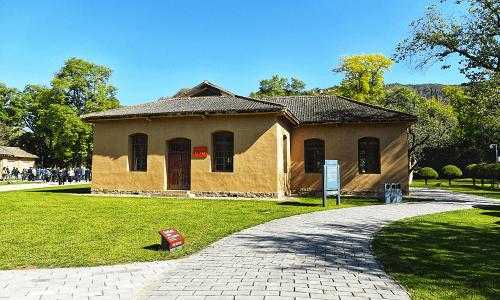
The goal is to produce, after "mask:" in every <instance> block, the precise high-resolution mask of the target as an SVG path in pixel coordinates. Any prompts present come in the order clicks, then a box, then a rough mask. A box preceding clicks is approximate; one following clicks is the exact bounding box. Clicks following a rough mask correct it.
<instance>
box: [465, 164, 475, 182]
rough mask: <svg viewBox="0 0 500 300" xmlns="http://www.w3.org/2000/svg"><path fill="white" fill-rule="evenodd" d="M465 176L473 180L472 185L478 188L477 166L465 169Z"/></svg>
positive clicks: (471, 165)
mask: <svg viewBox="0 0 500 300" xmlns="http://www.w3.org/2000/svg"><path fill="white" fill-rule="evenodd" d="M465 175H466V176H469V177H470V178H472V185H473V186H476V177H477V164H470V165H468V166H467V167H465Z"/></svg>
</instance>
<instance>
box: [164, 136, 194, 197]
mask: <svg viewBox="0 0 500 300" xmlns="http://www.w3.org/2000/svg"><path fill="white" fill-rule="evenodd" d="M167 175H168V177H167V188H168V189H169V190H189V189H190V188H191V141H190V140H188V139H181V138H180V139H175V140H172V141H169V142H168V172H167Z"/></svg>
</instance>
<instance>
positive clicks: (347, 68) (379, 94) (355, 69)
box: [333, 54, 393, 104]
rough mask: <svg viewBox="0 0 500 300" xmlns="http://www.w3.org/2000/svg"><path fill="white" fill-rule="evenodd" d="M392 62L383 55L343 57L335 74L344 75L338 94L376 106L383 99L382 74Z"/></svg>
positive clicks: (334, 70) (388, 68) (389, 67)
mask: <svg viewBox="0 0 500 300" xmlns="http://www.w3.org/2000/svg"><path fill="white" fill-rule="evenodd" d="M392 64H393V62H392V60H391V59H389V58H388V57H386V56H384V55H383V54H362V55H353V56H343V57H342V58H341V59H340V64H339V66H338V67H337V68H335V69H333V72H335V73H345V77H344V79H343V80H342V82H341V83H340V87H339V88H338V92H339V93H340V94H341V95H343V96H346V97H349V98H353V99H356V100H359V101H363V102H368V103H372V104H378V103H379V102H380V101H381V100H383V99H384V98H385V87H384V73H385V71H388V70H390V69H391V67H392Z"/></svg>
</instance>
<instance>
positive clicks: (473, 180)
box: [472, 177, 476, 186]
mask: <svg viewBox="0 0 500 300" xmlns="http://www.w3.org/2000/svg"><path fill="white" fill-rule="evenodd" d="M472 185H473V186H476V178H474V177H472Z"/></svg>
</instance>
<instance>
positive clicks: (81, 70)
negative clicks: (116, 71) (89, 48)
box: [52, 57, 120, 115]
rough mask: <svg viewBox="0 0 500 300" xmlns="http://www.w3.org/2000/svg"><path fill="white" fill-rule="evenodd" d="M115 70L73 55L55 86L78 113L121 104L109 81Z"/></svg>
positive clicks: (53, 80) (57, 75)
mask: <svg viewBox="0 0 500 300" xmlns="http://www.w3.org/2000/svg"><path fill="white" fill-rule="evenodd" d="M112 73H113V70H111V69H109V68H106V67H104V66H100V65H96V64H94V63H91V62H87V61H85V60H83V59H80V58H75V57H73V58H70V59H68V60H66V61H65V63H64V66H63V67H62V68H61V69H60V70H59V71H58V72H57V73H56V75H55V77H54V79H52V87H53V88H54V89H55V90H57V91H58V92H61V93H62V94H63V95H64V100H65V103H66V104H67V105H69V106H70V107H71V108H73V109H74V110H75V111H76V112H77V113H78V115H81V114H85V113H90V112H95V111H100V110H105V109H110V108H116V107H118V106H119V104H120V103H119V101H118V99H117V98H116V88H115V87H114V86H113V85H111V84H109V79H110V77H111V74H112Z"/></svg>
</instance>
